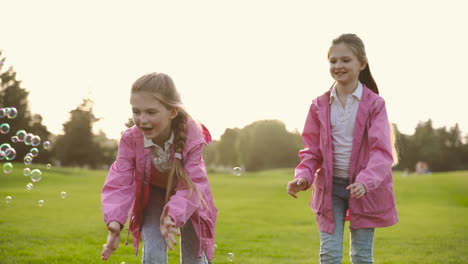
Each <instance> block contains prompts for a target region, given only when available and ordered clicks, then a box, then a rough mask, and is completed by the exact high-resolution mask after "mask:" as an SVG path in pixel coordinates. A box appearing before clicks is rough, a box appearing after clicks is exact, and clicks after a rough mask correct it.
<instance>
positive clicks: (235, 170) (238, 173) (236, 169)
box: [232, 167, 242, 176]
mask: <svg viewBox="0 0 468 264" xmlns="http://www.w3.org/2000/svg"><path fill="white" fill-rule="evenodd" d="M232 172H233V173H234V175H236V176H241V175H242V168H241V167H234V168H233V169H232Z"/></svg>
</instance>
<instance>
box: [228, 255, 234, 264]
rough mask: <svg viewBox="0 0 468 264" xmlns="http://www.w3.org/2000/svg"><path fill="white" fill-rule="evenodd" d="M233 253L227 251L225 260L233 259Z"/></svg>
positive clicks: (230, 260)
mask: <svg viewBox="0 0 468 264" xmlns="http://www.w3.org/2000/svg"><path fill="white" fill-rule="evenodd" d="M234 257H235V256H234V253H227V261H229V262H233V261H234Z"/></svg>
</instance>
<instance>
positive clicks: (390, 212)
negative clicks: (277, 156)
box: [294, 86, 398, 233]
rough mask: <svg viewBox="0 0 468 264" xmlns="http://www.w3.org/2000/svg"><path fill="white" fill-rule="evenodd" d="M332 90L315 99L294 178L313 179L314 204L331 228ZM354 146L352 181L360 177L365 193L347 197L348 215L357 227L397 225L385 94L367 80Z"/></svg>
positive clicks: (321, 225)
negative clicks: (369, 84)
mask: <svg viewBox="0 0 468 264" xmlns="http://www.w3.org/2000/svg"><path fill="white" fill-rule="evenodd" d="M329 102H330V91H328V92H327V93H325V94H323V95H321V96H319V97H318V98H316V99H315V100H313V102H312V105H311V106H310V110H309V114H308V116H307V120H306V123H305V127H304V131H303V133H302V139H303V141H304V146H305V148H304V149H302V150H301V151H299V157H300V159H301V162H300V163H299V165H298V166H297V167H296V169H295V177H294V178H305V179H306V180H307V188H310V187H311V185H312V184H313V186H314V191H313V193H312V200H311V202H310V207H311V208H312V210H313V211H314V212H315V215H316V219H317V223H318V226H319V229H320V230H321V231H323V232H327V233H333V230H334V228H335V222H334V218H333V208H332V186H333V156H332V155H333V149H332V148H333V146H332V140H331V127H330V103H329ZM353 133H354V134H353V137H354V139H353V147H352V151H351V158H350V163H349V182H350V184H351V183H354V182H360V183H362V184H363V185H364V187H365V188H366V190H367V194H366V195H365V196H363V197H361V198H360V199H355V198H350V199H349V219H350V223H351V227H352V228H353V229H359V228H374V227H385V226H390V225H394V224H396V223H397V222H398V217H397V211H396V207H395V199H394V195H393V179H392V163H393V157H392V146H391V142H390V127H389V122H388V117H387V112H386V109H385V102H384V100H383V98H382V97H380V96H379V95H377V94H375V93H374V92H372V91H371V90H369V89H368V88H367V87H365V86H364V89H363V94H362V98H361V101H360V103H359V108H358V112H357V115H356V123H355V126H354V132H353Z"/></svg>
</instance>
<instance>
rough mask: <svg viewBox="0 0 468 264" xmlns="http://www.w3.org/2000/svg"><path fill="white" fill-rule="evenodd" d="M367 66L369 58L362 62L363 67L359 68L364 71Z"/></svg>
mask: <svg viewBox="0 0 468 264" xmlns="http://www.w3.org/2000/svg"><path fill="white" fill-rule="evenodd" d="M366 66H367V59H366V60H364V61H363V62H362V63H361V68H359V71H363V70H364V69H365V68H366Z"/></svg>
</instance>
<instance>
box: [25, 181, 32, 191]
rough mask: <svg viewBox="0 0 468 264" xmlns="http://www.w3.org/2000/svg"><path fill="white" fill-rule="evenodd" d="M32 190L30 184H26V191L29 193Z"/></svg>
mask: <svg viewBox="0 0 468 264" xmlns="http://www.w3.org/2000/svg"><path fill="white" fill-rule="evenodd" d="M33 188H34V185H33V184H32V183H28V184H26V190H28V191H30V190H32V189H33Z"/></svg>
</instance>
